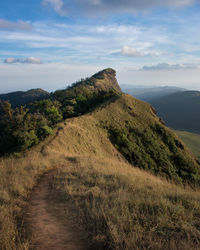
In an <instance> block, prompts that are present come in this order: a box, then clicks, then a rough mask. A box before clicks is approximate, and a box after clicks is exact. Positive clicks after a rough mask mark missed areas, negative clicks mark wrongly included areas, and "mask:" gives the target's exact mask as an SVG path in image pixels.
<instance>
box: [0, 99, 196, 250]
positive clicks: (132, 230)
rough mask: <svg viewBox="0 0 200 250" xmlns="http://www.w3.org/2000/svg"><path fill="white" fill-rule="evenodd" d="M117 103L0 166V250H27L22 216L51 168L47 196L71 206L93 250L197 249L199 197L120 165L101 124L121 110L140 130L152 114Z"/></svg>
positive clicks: (68, 125)
mask: <svg viewBox="0 0 200 250" xmlns="http://www.w3.org/2000/svg"><path fill="white" fill-rule="evenodd" d="M117 102H118V103H120V105H121V107H122V109H119V110H117V111H118V113H117V114H115V112H116V109H115V103H111V104H110V105H109V107H107V108H106V109H104V108H101V109H99V110H96V111H95V112H94V113H92V114H88V115H84V116H81V117H78V118H73V119H70V120H68V121H67V123H66V124H65V122H64V123H61V124H59V125H58V127H57V130H55V134H54V135H52V136H51V137H49V138H48V139H47V140H46V141H44V142H42V143H41V144H40V145H39V146H37V147H35V148H33V149H32V150H30V151H29V152H27V153H26V155H25V156H21V157H10V158H6V159H1V160H0V249H5V250H7V249H8V250H9V249H30V247H29V239H28V236H27V234H26V231H24V228H23V213H24V208H25V207H26V206H27V204H28V197H29V196H30V193H31V190H32V188H33V187H34V186H35V185H36V184H37V181H38V179H39V176H41V175H42V174H44V173H45V172H46V171H48V170H50V169H54V168H58V173H57V175H56V176H55V178H54V182H53V183H52V188H54V189H56V190H57V192H58V194H59V196H58V198H59V201H60V202H63V203H65V202H67V203H68V204H69V203H71V205H72V207H73V209H74V212H75V215H76V217H77V223H79V222H81V223H82V224H83V225H85V227H86V230H88V231H89V232H90V233H91V239H92V240H93V241H95V242H99V245H100V246H101V249H102V248H103V247H105V248H107V249H108V247H111V248H113V249H199V248H200V194H199V191H192V190H190V188H189V187H188V188H182V187H181V186H176V185H174V184H172V183H171V184H170V183H169V182H167V181H165V180H164V179H161V178H158V177H155V176H152V175H151V174H149V173H147V172H144V171H141V170H139V169H137V168H133V167H132V166H130V165H129V164H127V162H126V160H125V159H124V158H123V157H122V156H121V154H120V153H119V152H118V151H117V150H116V148H115V147H114V146H113V145H112V144H111V142H110V140H109V138H108V135H107V132H106V130H104V129H103V128H102V126H100V122H101V120H103V119H104V120H106V119H107V120H108V119H110V120H111V121H112V122H117V123H119V118H120V117H121V118H122V119H126V114H125V113H123V112H122V111H123V105H124V108H125V109H126V108H127V106H128V105H129V103H130V105H133V106H134V107H135V109H136V110H137V117H136V118H135V120H136V122H138V121H139V120H140V119H141V118H140V115H142V116H143V117H144V120H143V121H141V124H142V123H143V124H144V125H145V124H148V123H149V122H150V120H149V116H150V115H151V116H154V114H153V112H152V111H151V108H150V106H149V105H148V104H145V103H141V104H139V103H138V102H137V101H136V100H134V99H131V98H129V97H128V99H127V100H126V101H125V99H124V97H123V98H121V99H119V100H117ZM144 110H147V111H145V113H144ZM128 112H129V111H128ZM130 112H133V115H134V113H135V111H134V110H132V111H130ZM155 119H156V120H157V119H158V118H157V117H156V116H155ZM119 126H120V124H119Z"/></svg>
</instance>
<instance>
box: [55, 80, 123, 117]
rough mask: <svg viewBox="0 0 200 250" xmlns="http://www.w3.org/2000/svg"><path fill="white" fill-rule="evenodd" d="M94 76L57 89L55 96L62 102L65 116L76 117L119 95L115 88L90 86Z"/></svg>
mask: <svg viewBox="0 0 200 250" xmlns="http://www.w3.org/2000/svg"><path fill="white" fill-rule="evenodd" d="M92 84H93V77H91V78H89V79H88V78H87V79H86V80H82V81H80V82H77V83H75V84H73V85H72V87H69V88H67V89H66V90H59V91H56V92H55V93H54V95H53V98H54V99H55V100H57V101H59V102H60V103H61V107H60V109H61V111H62V113H63V117H64V118H69V117H74V116H77V115H81V114H84V113H86V112H89V111H92V110H93V109H94V108H96V107H97V106H98V105H99V104H101V103H103V102H105V101H107V100H109V99H112V98H116V97H118V96H119V94H118V93H117V92H116V91H114V90H109V91H105V90H101V89H95V88H93V87H92V88H90V85H92Z"/></svg>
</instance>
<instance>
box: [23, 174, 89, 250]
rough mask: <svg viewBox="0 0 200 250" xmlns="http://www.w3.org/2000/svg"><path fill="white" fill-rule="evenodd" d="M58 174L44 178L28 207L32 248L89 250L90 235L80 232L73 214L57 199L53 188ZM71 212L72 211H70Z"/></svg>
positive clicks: (27, 215)
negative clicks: (53, 181)
mask: <svg viewBox="0 0 200 250" xmlns="http://www.w3.org/2000/svg"><path fill="white" fill-rule="evenodd" d="M54 174H55V171H51V172H49V173H46V174H44V175H43V177H42V178H41V179H40V181H39V183H38V185H37V186H36V187H35V188H34V190H33V192H32V195H31V198H30V203H29V206H28V208H27V213H26V218H25V224H26V227H27V230H28V232H29V233H30V241H31V243H32V246H31V248H32V249H37V250H54V249H55V250H64V249H67V250H86V249H91V248H90V247H89V240H88V235H87V234H86V232H85V231H83V230H81V229H80V226H79V225H78V223H77V222H75V221H74V218H73V216H70V211H69V209H68V208H67V207H66V205H65V206H64V204H62V203H60V202H58V200H56V198H55V197H56V192H55V191H53V189H52V188H51V185H50V184H51V179H52V177H53V175H54ZM70 209H71V208H70Z"/></svg>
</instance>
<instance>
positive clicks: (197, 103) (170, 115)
mask: <svg viewBox="0 0 200 250" xmlns="http://www.w3.org/2000/svg"><path fill="white" fill-rule="evenodd" d="M122 89H123V91H125V92H127V93H129V94H131V95H132V96H134V97H136V98H138V99H140V100H143V101H146V102H149V103H150V104H151V105H152V106H153V107H154V108H155V109H156V111H157V112H158V115H159V116H160V117H161V118H162V119H163V120H164V121H165V123H166V125H167V126H169V127H171V128H173V129H177V130H185V131H190V132H195V133H200V92H199V91H186V90H185V89H182V88H177V87H150V88H149V87H141V88H140V87H132V88H131V87H130V88H127V86H126V88H122Z"/></svg>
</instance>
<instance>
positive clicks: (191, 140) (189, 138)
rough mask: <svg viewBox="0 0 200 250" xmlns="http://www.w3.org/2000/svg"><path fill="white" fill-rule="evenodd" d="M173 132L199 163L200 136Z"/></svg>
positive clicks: (185, 132) (178, 131)
mask: <svg viewBox="0 0 200 250" xmlns="http://www.w3.org/2000/svg"><path fill="white" fill-rule="evenodd" d="M174 132H175V133H176V134H177V135H178V136H179V137H180V138H181V139H182V140H183V141H184V143H185V144H186V145H187V146H188V148H189V149H190V150H191V151H192V152H193V153H194V154H195V155H196V157H197V158H198V159H199V161H200V134H195V133H191V132H187V131H180V130H175V131H174Z"/></svg>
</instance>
